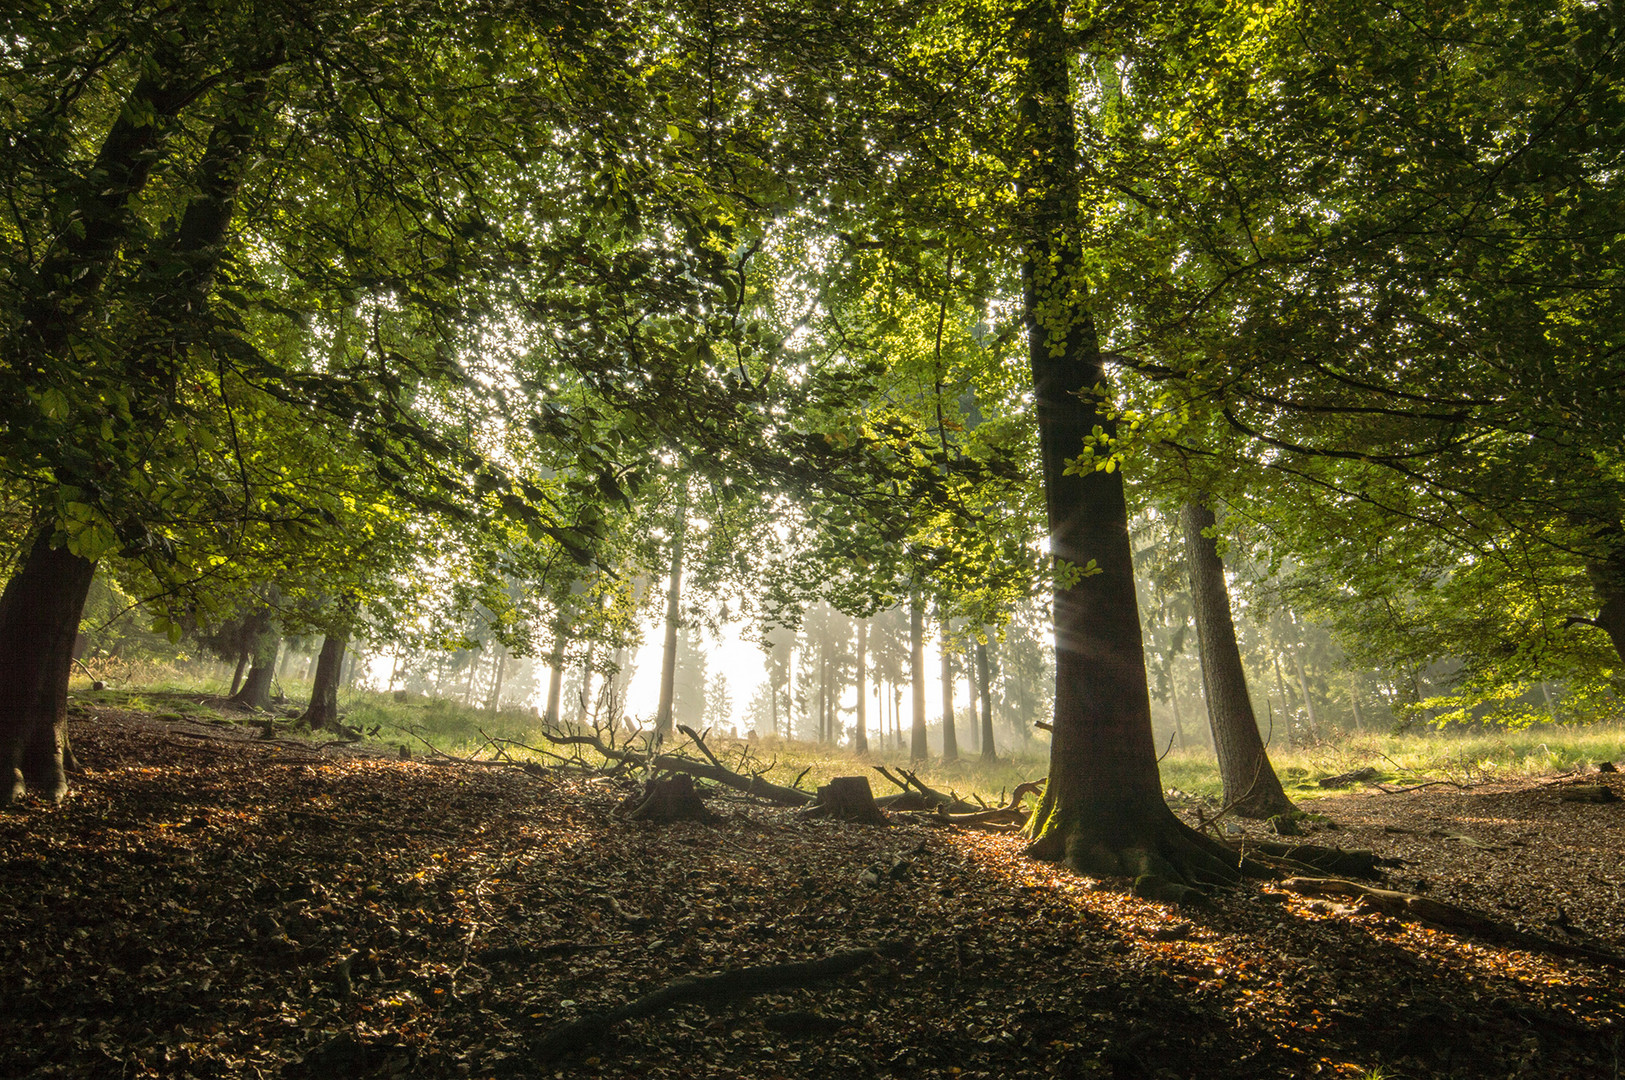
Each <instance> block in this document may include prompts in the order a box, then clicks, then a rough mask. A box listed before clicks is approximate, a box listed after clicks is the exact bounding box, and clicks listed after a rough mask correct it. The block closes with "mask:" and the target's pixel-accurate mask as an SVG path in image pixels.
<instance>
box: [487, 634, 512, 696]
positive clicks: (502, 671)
mask: <svg viewBox="0 0 1625 1080" xmlns="http://www.w3.org/2000/svg"><path fill="white" fill-rule="evenodd" d="M507 673H508V650H507V649H506V648H504V647H503V646H501V645H498V646H497V669H496V674H495V676H494V677H493V678H492V680H491V696H490V697H489V698H487V699H486V702H485V708H486V711H488V712H499V711H500V710H501V709H502V680H503V677H504V676H505V675H507Z"/></svg>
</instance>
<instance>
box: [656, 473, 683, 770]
mask: <svg viewBox="0 0 1625 1080" xmlns="http://www.w3.org/2000/svg"><path fill="white" fill-rule="evenodd" d="M682 485H683V486H682V493H681V495H680V496H679V497H678V500H677V521H676V523H675V526H674V530H673V534H672V541H671V578H670V583H669V584H668V586H667V588H666V648H665V651H664V652H663V653H662V654H661V657H660V705H659V708H658V709H657V710H656V711H655V737H656V738H669V737H670V736H671V727H672V712H671V710H672V701H673V697H674V694H675V692H676V686H677V624H678V621H679V620H678V615H679V613H680V612H679V606H680V604H681V603H682V599H683V542H684V540H685V539H686V538H687V536H688V482H687V479H686V478H685V479H684V480H683V481H682Z"/></svg>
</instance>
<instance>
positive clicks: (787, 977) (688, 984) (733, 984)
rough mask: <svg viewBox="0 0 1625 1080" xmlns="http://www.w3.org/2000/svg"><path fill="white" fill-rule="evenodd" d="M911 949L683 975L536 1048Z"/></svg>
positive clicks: (547, 1055)
mask: <svg viewBox="0 0 1625 1080" xmlns="http://www.w3.org/2000/svg"><path fill="white" fill-rule="evenodd" d="M911 949H912V945H910V944H909V943H908V942H885V943H882V944H880V945H877V946H875V947H874V948H872V949H853V950H851V951H849V952H839V953H834V954H833V955H830V956H826V957H824V958H823V959H822V960H808V961H804V962H802V963H796V964H767V965H763V966H761V967H749V968H739V969H736V970H734V971H724V972H720V973H719V974H716V975H706V976H702V977H698V978H686V979H678V980H677V981H676V982H673V983H668V984H666V985H665V986H663V987H661V988H660V989H659V990H656V991H654V992H653V993H650V994H645V995H643V996H642V997H640V998H637V999H636V1000H634V1001H630V1002H628V1003H627V1004H625V1005H622V1006H621V1007H620V1008H618V1009H612V1010H611V1011H609V1012H606V1013H598V1014H596V1015H593V1016H584V1017H582V1018H581V1019H580V1020H576V1021H574V1022H572V1023H569V1024H565V1025H563V1026H562V1027H558V1028H554V1029H553V1030H552V1031H550V1032H548V1033H547V1034H546V1035H544V1036H542V1037H541V1038H540V1039H538V1040H537V1041H536V1042H535V1043H533V1044H532V1046H531V1052H532V1053H533V1054H534V1055H535V1058H536V1060H537V1062H538V1063H546V1062H552V1061H555V1060H557V1059H558V1058H560V1057H563V1056H564V1055H565V1054H568V1053H570V1052H571V1051H573V1050H580V1049H584V1048H586V1047H587V1046H589V1045H592V1044H594V1043H597V1042H599V1041H601V1040H602V1039H604V1038H605V1037H606V1036H607V1035H609V1034H610V1032H611V1031H613V1030H614V1027H615V1025H616V1024H619V1023H620V1022H621V1021H623V1020H635V1019H638V1018H639V1017H644V1016H652V1015H654V1014H655V1013H658V1012H664V1011H665V1010H666V1009H670V1008H674V1007H676V1006H678V1005H693V1004H699V1003H702V1002H713V1001H732V1000H737V999H739V998H748V997H754V996H756V995H757V994H769V993H774V992H776V991H780V990H793V989H797V988H799V987H803V986H810V985H812V984H813V983H816V982H821V981H823V980H825V979H833V978H836V977H838V976H841V975H848V974H851V973H852V972H854V971H857V970H858V969H859V968H861V967H864V966H865V965H867V964H870V963H873V962H874V961H876V960H880V959H882V958H886V957H900V956H904V955H907V953H908V952H909V951H910V950H911Z"/></svg>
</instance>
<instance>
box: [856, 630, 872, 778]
mask: <svg viewBox="0 0 1625 1080" xmlns="http://www.w3.org/2000/svg"><path fill="white" fill-rule="evenodd" d="M868 653H869V620H868V619H859V620H858V714H857V730H856V731H854V732H853V733H852V749H853V750H855V751H857V752H858V753H860V754H867V753H868V752H869V711H868V705H869V700H868V697H867V695H868V687H867V685H866V684H867V683H868V681H869V673H868V668H867V665H868Z"/></svg>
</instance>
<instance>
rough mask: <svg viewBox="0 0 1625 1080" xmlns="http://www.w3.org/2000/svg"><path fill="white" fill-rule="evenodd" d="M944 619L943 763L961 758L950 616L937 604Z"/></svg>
mask: <svg viewBox="0 0 1625 1080" xmlns="http://www.w3.org/2000/svg"><path fill="white" fill-rule="evenodd" d="M937 615H938V617H939V618H941V620H942V641H941V642H940V643H939V644H938V648H937V653H938V655H939V656H941V658H942V763H943V764H944V765H946V764H948V763H950V762H954V761H958V760H959V734H958V732H956V731H955V730H954V654H953V652H952V651H951V650H950V649H949V648H948V616H947V615H945V614H943V611H942V606H941V605H940V604H939V605H938V606H937Z"/></svg>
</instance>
